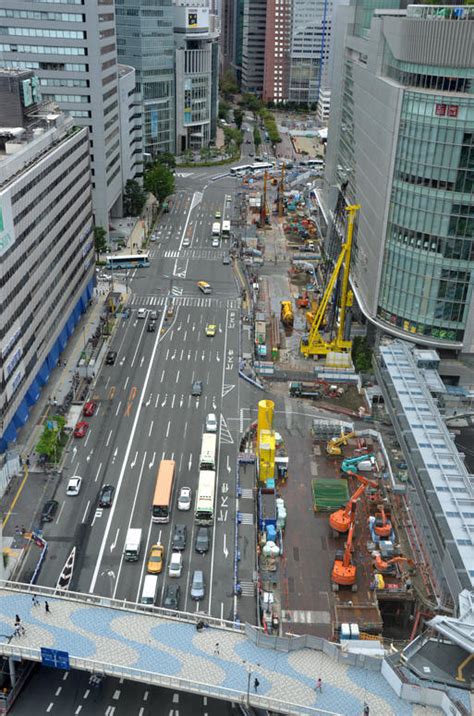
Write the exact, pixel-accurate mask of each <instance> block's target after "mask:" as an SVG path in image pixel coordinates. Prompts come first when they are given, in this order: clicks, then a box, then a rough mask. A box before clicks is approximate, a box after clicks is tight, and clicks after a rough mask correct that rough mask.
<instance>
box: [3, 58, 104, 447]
mask: <svg viewBox="0 0 474 716" xmlns="http://www.w3.org/2000/svg"><path fill="white" fill-rule="evenodd" d="M91 179H92V178H91V163H90V149H89V135H88V130H87V129H85V128H80V127H77V126H75V124H74V120H73V119H72V118H71V117H69V116H67V115H65V114H63V113H62V112H61V111H60V110H59V109H58V108H57V105H52V104H47V105H44V104H42V103H41V97H40V87H39V83H38V80H37V78H36V77H35V76H34V74H33V73H32V72H30V71H23V72H22V71H11V72H6V71H0V305H1V306H2V310H1V311H0V368H1V388H0V451H1V452H4V451H5V450H6V449H7V447H8V444H9V443H10V442H12V441H14V440H15V439H16V432H17V430H18V429H19V428H21V426H22V425H23V424H24V423H25V422H26V421H27V420H28V416H29V409H30V407H31V406H32V405H34V403H35V402H36V401H37V399H38V397H39V394H40V391H41V388H42V387H43V386H45V385H46V384H47V382H48V379H49V375H50V372H51V370H52V369H53V368H54V367H55V366H56V363H57V360H58V357H59V355H60V353H61V351H62V350H63V349H64V347H65V346H66V343H67V341H68V338H69V337H70V335H71V334H72V332H73V330H74V326H75V324H76V323H77V321H78V320H79V318H80V316H81V313H83V312H84V311H85V310H86V308H87V303H88V300H89V299H90V297H91V296H92V291H93V283H94V239H93V217H92V193H91V184H92V181H91Z"/></svg>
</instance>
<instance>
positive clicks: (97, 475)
mask: <svg viewBox="0 0 474 716" xmlns="http://www.w3.org/2000/svg"><path fill="white" fill-rule="evenodd" d="M101 470H102V463H100V465H99V468H98V470H97V472H96V476H95V477H94V482H97V480H98V479H99V473H100V471H101Z"/></svg>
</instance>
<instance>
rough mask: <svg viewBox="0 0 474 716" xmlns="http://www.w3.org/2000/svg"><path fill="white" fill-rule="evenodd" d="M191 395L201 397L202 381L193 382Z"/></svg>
mask: <svg viewBox="0 0 474 716" xmlns="http://www.w3.org/2000/svg"><path fill="white" fill-rule="evenodd" d="M191 395H202V380H195V381H194V383H193V387H192V388H191Z"/></svg>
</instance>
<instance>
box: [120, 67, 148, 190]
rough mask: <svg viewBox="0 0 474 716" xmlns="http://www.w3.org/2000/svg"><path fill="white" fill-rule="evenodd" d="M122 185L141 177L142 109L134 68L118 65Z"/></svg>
mask: <svg viewBox="0 0 474 716" xmlns="http://www.w3.org/2000/svg"><path fill="white" fill-rule="evenodd" d="M118 80H119V119H120V146H121V151H122V185H123V186H125V184H126V183H127V181H128V180H129V179H137V180H139V181H141V179H142V177H143V144H142V111H141V103H140V101H139V98H138V96H137V92H136V84H135V69H134V68H133V67H129V66H128V65H119V66H118Z"/></svg>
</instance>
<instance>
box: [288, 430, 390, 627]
mask: <svg viewBox="0 0 474 716" xmlns="http://www.w3.org/2000/svg"><path fill="white" fill-rule="evenodd" d="M277 429H278V426H277ZM282 433H283V435H284V439H285V446H286V449H287V451H288V457H289V477H288V480H287V482H286V484H285V485H284V486H282V487H280V489H279V493H280V495H281V497H283V498H284V500H285V505H286V508H287V511H288V522H287V525H286V529H285V536H284V558H283V559H282V564H281V570H280V574H281V581H280V586H281V606H282V628H283V632H284V633H286V632H290V633H293V634H313V635H316V636H321V637H325V638H331V637H333V636H334V627H333V625H337V624H338V623H341V622H342V621H348V622H351V621H352V622H357V623H358V624H359V626H360V630H361V631H372V632H373V631H375V632H377V631H381V628H382V623H381V617H380V612H379V610H378V607H377V600H376V596H375V593H374V592H373V591H371V590H370V589H369V585H370V583H371V581H372V579H373V575H372V565H371V562H372V560H371V558H370V555H369V554H368V552H367V549H366V542H367V539H368V531H367V529H366V519H367V515H366V514H365V513H363V512H361V513H360V515H359V516H358V525H357V528H358V529H357V532H356V534H357V537H356V540H355V550H354V555H353V558H354V560H355V561H356V563H357V566H358V570H357V584H358V591H357V592H356V593H353V592H352V591H351V590H350V589H348V590H344V589H342V590H341V591H340V592H338V593H337V594H335V593H334V592H333V591H332V588H331V570H332V563H333V560H334V555H335V552H336V550H337V549H341V548H342V547H343V545H344V538H341V539H335V538H334V537H333V536H332V534H331V530H330V528H329V513H315V512H314V511H313V505H312V492H311V481H312V479H313V478H316V477H325V478H331V477H332V478H334V479H335V480H340V479H344V478H341V477H340V468H339V463H340V460H336V459H332V458H329V457H328V456H326V454H325V452H323V450H324V445H323V444H322V443H319V444H317V445H316V446H315V448H316V450H314V448H313V444H312V443H313V441H312V437H311V435H310V433H309V427H308V430H307V431H302V430H301V427H300V426H299V425H298V427H297V426H296V425H295V426H294V427H292V428H291V429H288V427H287V426H286V427H285V428H284V429H283V428H282ZM318 453H319V454H318ZM352 491H353V487H352V486H351V489H350V492H352ZM359 522H360V524H359Z"/></svg>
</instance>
